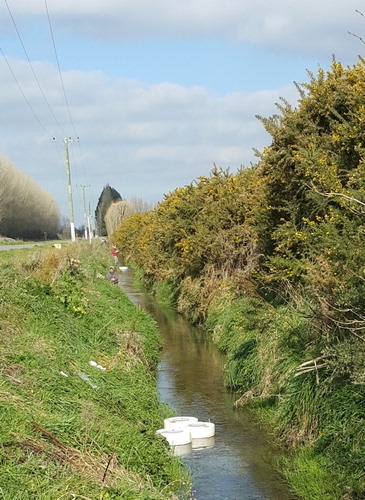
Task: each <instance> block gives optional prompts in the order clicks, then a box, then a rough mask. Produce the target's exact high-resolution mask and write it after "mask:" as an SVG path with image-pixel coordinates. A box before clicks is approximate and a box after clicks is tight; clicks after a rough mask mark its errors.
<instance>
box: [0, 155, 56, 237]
mask: <svg viewBox="0 0 365 500" xmlns="http://www.w3.org/2000/svg"><path fill="white" fill-rule="evenodd" d="M0 176H1V184H0V234H2V235H3V236H9V237H12V238H34V239H37V238H43V237H44V235H46V234H47V235H55V234H56V233H57V230H58V227H59V220H60V213H59V209H58V206H57V204H56V201H55V200H54V198H53V197H52V196H51V194H50V193H48V192H47V191H45V190H44V189H42V188H41V187H40V186H39V185H38V184H37V183H36V182H35V181H34V180H33V179H31V178H30V177H28V176H27V175H26V174H24V173H23V172H21V171H20V170H18V169H16V168H15V166H14V165H12V163H11V162H10V161H9V160H7V159H6V158H0Z"/></svg>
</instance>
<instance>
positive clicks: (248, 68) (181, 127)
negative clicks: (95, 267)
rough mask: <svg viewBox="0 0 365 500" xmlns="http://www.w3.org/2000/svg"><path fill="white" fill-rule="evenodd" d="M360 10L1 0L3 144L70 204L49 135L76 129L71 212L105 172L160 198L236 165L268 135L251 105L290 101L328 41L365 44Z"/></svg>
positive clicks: (328, 54) (119, 185)
mask: <svg viewBox="0 0 365 500" xmlns="http://www.w3.org/2000/svg"><path fill="white" fill-rule="evenodd" d="M47 9H48V13H49V16H50V21H51V26H52V30H53V31H52V33H53V37H54V41H55V46H56V52H57V56H58V64H59V68H58V64H57V59H56V56H55V52H54V47H53V43H52V37H51V33H50V26H49V23H48V17H47ZM9 10H10V13H11V15H10V13H9ZM356 10H358V11H360V12H361V11H362V10H365V5H364V0H362V1H361V0H348V1H346V2H345V1H343V0H332V1H329V0H317V1H316V2H315V1H312V0H307V1H306V2H303V1H302V0H301V1H299V0H291V1H287V0H276V1H275V2H268V1H267V0H256V1H252V0H225V1H224V2H223V1H222V0H194V1H193V0H155V1H154V2H150V1H147V0H134V1H133V2H132V1H131V0H103V2H101V1H100V0H78V2H74V1H71V0H62V1H61V0H46V1H45V0H33V1H32V2H31V3H29V2H28V0H6V1H5V0H4V2H2V4H1V5H0V29H1V33H2V36H1V43H0V48H1V50H2V53H0V83H1V88H2V92H1V96H0V103H1V113H0V122H1V130H2V133H1V134H0V156H4V157H6V158H8V159H9V160H10V161H11V162H12V163H13V164H14V165H15V166H16V167H17V168H18V169H19V170H21V171H23V172H24V173H26V174H27V175H29V176H30V177H32V178H33V179H34V180H35V181H36V182H37V183H38V184H39V185H40V186H41V187H43V188H44V189H46V190H47V191H49V192H50V193H51V194H52V195H53V196H54V197H55V199H56V201H57V203H58V205H59V207H60V210H61V213H62V215H65V216H67V215H68V202H67V189H66V175H65V171H64V151H63V146H62V142H57V143H55V142H54V141H52V137H56V138H57V139H58V141H62V139H63V137H64V136H67V137H68V136H70V137H73V138H75V137H76V136H79V137H80V142H79V143H72V144H70V161H71V167H72V179H73V198H74V208H75V222H76V225H80V224H82V222H83V220H82V201H81V189H80V186H81V185H85V186H87V189H86V196H87V200H88V202H90V205H91V208H92V210H94V209H95V206H96V203H97V200H98V197H99V195H100V193H101V190H102V188H103V186H104V185H106V184H107V183H108V184H110V185H111V186H112V187H114V188H115V189H117V190H118V191H119V192H120V194H121V195H122V197H124V198H125V199H131V198H141V199H142V200H144V201H147V202H157V201H160V200H161V199H163V195H164V194H167V193H168V192H170V191H172V190H174V189H175V188H177V187H182V186H184V185H186V184H189V183H190V182H191V181H193V180H194V179H196V178H197V177H199V176H200V175H208V174H209V172H210V171H211V169H212V166H213V163H216V164H217V165H219V166H222V167H223V168H229V169H230V170H231V171H235V170H236V169H237V168H238V167H240V165H249V164H250V162H252V161H255V157H254V153H253V148H257V149H262V148H263V147H265V146H266V145H268V144H269V143H270V137H269V136H268V135H267V134H266V132H265V131H264V130H263V127H262V125H261V124H260V122H258V121H257V119H256V118H255V115H256V114H259V115H263V116H270V115H271V114H272V113H274V112H275V111H276V108H275V103H276V102H278V100H279V97H280V96H282V97H284V98H286V99H288V100H289V101H290V102H292V103H293V104H295V102H296V98H297V92H296V89H295V87H294V85H293V81H296V82H299V83H300V82H304V81H306V80H307V79H308V77H307V72H306V70H307V69H309V70H311V71H314V72H316V71H317V68H318V66H319V65H320V66H321V67H323V68H324V69H327V68H328V67H329V66H330V64H331V60H332V55H333V54H335V56H336V58H337V59H338V60H339V61H340V62H342V63H343V64H345V65H347V64H350V65H351V64H354V63H356V61H357V56H358V54H362V53H363V52H364V50H363V49H364V44H363V43H362V42H361V41H360V40H359V39H358V38H357V37H356V36H353V35H351V34H349V33H348V31H350V32H352V33H355V34H356V35H358V36H362V34H363V33H364V31H365V29H364V28H365V19H364V18H363V17H362V16H361V15H360V14H359V13H358V12H356ZM11 16H12V17H13V20H14V21H15V24H16V27H17V29H18V32H19V33H20V36H21V40H22V42H23V45H24V47H25V49H26V52H27V54H28V57H29V59H30V61H31V65H30V64H29V62H28V61H27V58H26V56H25V53H24V50H23V48H22V45H21V43H20V40H19V37H18V35H17V32H16V29H15V27H14V23H13V20H12V17H11ZM3 54H4V55H5V57H4V56H3ZM9 67H10V68H11V70H10V69H9ZM59 69H60V71H61V74H60V73H59ZM33 72H35V74H36V76H37V79H38V83H37V82H36V80H35V78H34V74H33ZM14 76H15V78H14ZM62 84H63V86H64V87H63V88H62ZM39 87H41V90H40V88H39ZM63 89H64V90H65V93H64V92H63ZM42 92H43V94H44V96H45V97H46V100H47V103H48V104H47V103H46V101H45V99H44V97H43V96H42ZM24 96H25V97H26V100H25V98H24ZM65 97H66V99H67V103H68V105H69V108H67V103H66V100H65ZM30 107H31V109H30ZM49 107H50V108H51V110H52V114H53V116H52V114H51V112H50V110H49ZM34 114H35V115H36V117H37V119H36V118H35V116H34ZM54 117H56V120H55V119H54Z"/></svg>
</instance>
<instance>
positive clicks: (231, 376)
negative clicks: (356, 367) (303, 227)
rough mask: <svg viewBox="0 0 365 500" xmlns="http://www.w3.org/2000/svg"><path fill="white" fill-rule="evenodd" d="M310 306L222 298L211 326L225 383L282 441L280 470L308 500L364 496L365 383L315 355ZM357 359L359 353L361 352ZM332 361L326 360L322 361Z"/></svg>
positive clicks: (209, 319)
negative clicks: (223, 358)
mask: <svg viewBox="0 0 365 500" xmlns="http://www.w3.org/2000/svg"><path fill="white" fill-rule="evenodd" d="M308 314H309V311H308V310H306V308H305V307H304V306H303V308H301V309H298V307H294V305H293V304H285V305H281V306H276V307H273V306H271V305H269V304H266V303H265V302H263V301H262V300H260V299H259V298H252V297H241V298H231V299H229V298H228V297H227V296H226V297H225V299H223V300H221V301H219V300H218V301H217V302H216V304H215V305H213V307H212V309H211V314H210V315H209V317H208V319H207V328H208V331H209V332H210V334H211V335H212V336H213V338H214V340H215V342H216V343H217V345H218V347H219V348H220V349H221V350H222V351H223V352H225V353H226V355H227V362H226V365H225V374H224V376H225V383H226V385H227V387H231V388H234V389H236V390H238V391H239V392H240V393H241V397H240V398H239V399H238V400H237V401H236V406H237V407H240V406H243V405H245V407H246V408H251V409H252V410H253V411H254V413H255V415H256V416H257V418H259V419H260V420H261V422H262V423H263V425H265V427H266V428H269V429H271V432H272V436H273V439H274V440H275V442H276V443H277V444H279V445H280V446H281V450H282V454H281V457H278V469H279V470H280V471H281V473H282V474H283V475H284V476H285V477H286V479H287V481H288V484H289V485H290V487H291V489H292V491H293V492H294V493H295V494H296V495H298V497H299V498H303V499H306V500H340V499H347V500H348V499H358V500H360V499H363V498H364V494H365V473H364V454H365V437H364V432H363V429H364V422H365V388H364V385H363V384H361V383H354V382H353V381H352V380H348V379H346V377H345V376H343V377H341V376H340V373H339V372H340V370H341V366H338V363H337V361H336V360H335V359H330V358H328V359H326V360H322V361H318V362H317V365H316V368H317V369H315V364H314V363H308V364H305V366H303V367H302V368H301V363H302V360H303V358H304V359H311V358H310V356H312V355H313V351H312V343H313V331H312V330H311V329H310V328H309V326H308V323H307V318H308ZM356 356H357V358H356V359H358V361H360V353H358V352H357V351H356ZM324 361H326V363H324Z"/></svg>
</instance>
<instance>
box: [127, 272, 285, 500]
mask: <svg viewBox="0 0 365 500" xmlns="http://www.w3.org/2000/svg"><path fill="white" fill-rule="evenodd" d="M120 286H121V287H122V289H123V290H124V291H125V293H126V294H127V295H128V296H129V297H130V299H131V300H132V301H133V302H134V303H135V304H138V305H140V306H141V307H143V308H144V309H146V310H148V311H149V312H150V313H151V314H152V315H153V316H154V318H155V320H156V322H157V324H158V326H159V329H160V331H161V334H162V336H163V338H164V349H163V352H162V357H161V362H160V364H159V368H158V390H159V394H160V398H161V400H162V401H164V402H165V403H166V404H168V405H169V406H171V407H172V408H174V409H175V411H176V414H177V415H191V416H194V417H197V418H198V419H199V420H200V421H211V422H213V423H214V424H215V437H214V438H212V441H211V443H210V445H208V446H197V447H195V446H193V445H191V446H190V447H189V445H184V446H185V448H184V449H177V450H176V448H177V447H175V449H174V452H175V453H179V456H181V458H182V460H183V461H184V463H185V464H186V466H187V467H188V469H189V470H190V471H191V474H192V477H193V490H194V492H193V494H194V498H195V499H196V500H293V499H294V497H293V496H291V495H290V494H289V493H288V491H287V489H286V487H285V486H284V485H283V484H282V482H281V481H280V478H279V477H278V476H277V474H276V473H275V471H274V470H273V467H272V465H271V450H270V447H269V446H268V444H267V442H265V439H264V434H263V433H262V431H261V430H260V429H258V427H257V426H256V425H255V423H254V422H253V421H252V419H251V418H250V417H249V415H247V414H246V413H245V412H244V411H243V410H235V409H234V407H233V402H234V400H235V396H234V395H233V394H230V393H229V392H227V391H226V390H225V388H224V385H223V379H222V366H223V363H224V359H223V358H222V356H221V355H220V353H219V352H218V351H217V349H216V348H215V346H214V345H213V344H212V343H211V342H209V339H207V336H206V335H205V334H204V331H203V330H202V329H201V328H196V327H193V326H192V325H190V324H189V323H188V322H187V321H186V320H185V319H184V318H183V317H181V316H180V315H178V314H176V312H175V311H174V310H172V309H171V308H169V307H163V306H160V305H158V304H156V302H155V301H154V299H153V298H152V297H150V296H148V295H146V294H145V293H143V292H141V290H139V289H137V288H136V287H135V285H134V283H133V273H132V272H131V271H130V270H128V271H125V272H123V273H122V275H121V280H120ZM190 448H191V449H190Z"/></svg>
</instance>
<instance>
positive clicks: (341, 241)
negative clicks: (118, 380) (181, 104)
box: [113, 60, 365, 500]
mask: <svg viewBox="0 0 365 500" xmlns="http://www.w3.org/2000/svg"><path fill="white" fill-rule="evenodd" d="M309 76H310V79H309V82H308V83H305V84H302V85H297V87H298V91H299V93H300V98H299V100H298V105H297V107H295V108H294V107H292V106H290V105H289V104H288V103H286V102H285V100H282V102H281V103H280V104H278V109H279V112H280V114H278V115H275V116H273V117H271V118H260V117H259V119H260V120H261V121H262V123H263V125H264V127H265V129H266V130H267V132H269V134H270V135H271V137H272V141H271V144H270V146H268V147H267V148H265V149H264V150H263V151H262V152H260V153H258V162H257V164H255V165H253V166H251V167H249V168H241V169H240V170H239V171H238V172H237V173H236V174H234V175H233V174H231V173H229V172H227V171H224V170H222V169H219V168H214V170H213V171H212V173H211V176H210V177H201V178H199V179H197V180H196V181H194V182H193V183H192V184H190V185H188V186H185V187H184V188H181V189H177V190H175V191H173V192H171V193H169V194H168V195H166V196H165V198H164V200H163V201H162V202H161V203H160V204H159V205H158V206H157V208H156V210H154V211H151V212H149V213H146V214H138V215H135V216H132V217H131V218H130V219H128V220H127V221H125V222H123V223H122V224H121V225H120V227H119V228H118V229H117V230H116V232H115V233H114V236H113V241H114V243H115V244H117V245H118V246H119V248H120V249H121V251H122V254H124V256H125V257H126V259H127V260H128V261H129V262H131V263H133V264H134V265H136V266H138V267H139V268H141V269H143V275H144V278H145V280H146V282H147V283H150V284H152V286H154V287H157V286H158V283H159V282H160V281H164V282H168V283H170V286H171V290H172V296H173V299H174V300H175V302H176V305H177V307H178V309H179V310H180V311H182V312H185V313H187V314H189V315H190V317H191V318H192V319H193V320H196V321H198V320H204V321H206V322H207V326H208V328H209V330H210V331H211V334H212V335H213V337H214V338H215V340H216V342H217V343H218V345H219V346H220V348H221V349H223V350H224V351H225V352H226V353H227V356H228V361H227V367H226V382H227V385H228V386H231V387H235V388H236V389H237V388H238V389H240V388H241V392H242V397H241V398H240V401H239V402H240V403H244V402H248V401H249V402H251V404H253V403H254V404H255V405H256V406H259V407H260V408H261V410H260V411H261V412H263V413H264V414H265V415H266V418H270V421H271V423H272V425H273V426H274V428H275V429H276V434H277V436H280V437H281V438H282V440H283V442H284V443H286V444H287V445H290V447H291V448H292V449H294V450H295V459H293V460H290V461H289V462H288V464H287V465H286V474H287V477H288V478H289V479H290V481H291V482H292V484H293V488H294V489H295V491H296V493H297V494H298V495H300V496H302V497H303V498H308V499H311V500H313V499H318V500H319V499H321V500H323V499H324V498H328V499H333V498H335V499H337V498H345V495H346V498H363V496H362V495H364V494H365V493H364V492H365V485H364V475H363V474H364V472H363V467H362V466H361V462H362V460H363V456H364V452H365V444H364V437H363V433H361V432H360V430H361V428H363V426H364V416H365V415H364V408H365V405H364V403H365V401H364V399H365V390H364V384H365V370H364V366H365V349H364V342H365V299H364V297H365V288H364V287H365V252H364V243H365V229H364V228H365V225H364V221H365V66H364V61H363V60H360V61H359V62H358V63H357V64H356V65H354V66H352V67H349V68H346V69H345V68H344V67H343V66H342V65H341V64H340V63H338V62H336V61H334V62H333V64H332V67H331V69H330V71H328V72H324V71H323V70H319V71H318V74H317V75H314V74H311V73H310V74H309ZM304 471H307V473H308V478H306V479H308V480H305V481H304V480H301V478H304V477H305V474H304ZM318 471H320V473H319V472H318ZM311 482H312V483H313V484H312V487H311V486H310V483H311Z"/></svg>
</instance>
